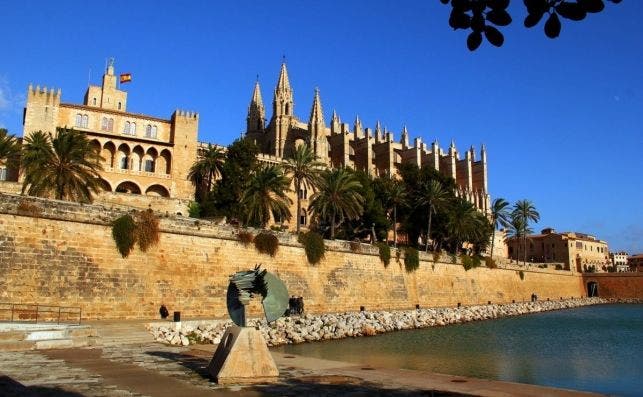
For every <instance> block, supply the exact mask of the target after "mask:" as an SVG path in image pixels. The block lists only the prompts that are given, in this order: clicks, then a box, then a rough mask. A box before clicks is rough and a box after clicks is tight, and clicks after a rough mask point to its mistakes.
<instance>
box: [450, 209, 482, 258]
mask: <svg viewBox="0 0 643 397" xmlns="http://www.w3.org/2000/svg"><path fill="white" fill-rule="evenodd" d="M447 231H448V232H449V237H451V238H452V239H453V240H454V241H455V253H456V254H457V253H458V251H459V250H460V246H461V244H462V243H463V242H465V241H474V240H479V238H480V235H481V233H484V215H482V214H481V213H480V212H478V211H477V210H476V208H475V207H474V206H473V204H471V203H469V202H468V201H466V200H463V199H456V200H455V202H454V204H453V206H452V207H451V211H450V212H449V221H448V223H447ZM487 238H488V236H487Z"/></svg>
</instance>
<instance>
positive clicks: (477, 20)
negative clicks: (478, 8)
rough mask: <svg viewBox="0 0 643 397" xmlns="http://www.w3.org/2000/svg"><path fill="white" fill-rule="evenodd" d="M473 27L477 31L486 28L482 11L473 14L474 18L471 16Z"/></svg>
mask: <svg viewBox="0 0 643 397" xmlns="http://www.w3.org/2000/svg"><path fill="white" fill-rule="evenodd" d="M471 29H473V30H474V31H476V32H481V31H482V30H484V17H483V16H482V13H476V14H473V18H471Z"/></svg>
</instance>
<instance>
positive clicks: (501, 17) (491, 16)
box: [487, 10, 511, 26]
mask: <svg viewBox="0 0 643 397" xmlns="http://www.w3.org/2000/svg"><path fill="white" fill-rule="evenodd" d="M487 21H491V23H493V24H494V25H498V26H507V25H509V24H510V23H511V15H509V13H508V12H507V11H505V10H491V11H489V12H488V13H487Z"/></svg>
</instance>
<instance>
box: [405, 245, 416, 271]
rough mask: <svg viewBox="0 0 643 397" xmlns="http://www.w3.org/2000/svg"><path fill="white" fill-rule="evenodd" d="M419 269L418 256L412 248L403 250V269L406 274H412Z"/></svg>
mask: <svg viewBox="0 0 643 397" xmlns="http://www.w3.org/2000/svg"><path fill="white" fill-rule="evenodd" d="M419 267H420V254H419V252H418V250H416V249H415V248H413V247H407V248H406V249H405V250H404V268H405V269H406V271H407V272H409V273H410V272H414V271H415V270H417V269H418V268H419Z"/></svg>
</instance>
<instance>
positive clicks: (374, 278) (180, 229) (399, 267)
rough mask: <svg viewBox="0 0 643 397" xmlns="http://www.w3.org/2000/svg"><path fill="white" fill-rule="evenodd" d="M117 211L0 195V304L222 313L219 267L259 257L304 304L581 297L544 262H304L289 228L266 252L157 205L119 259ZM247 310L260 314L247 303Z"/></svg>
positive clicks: (331, 308) (145, 313)
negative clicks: (148, 238) (154, 220)
mask: <svg viewBox="0 0 643 397" xmlns="http://www.w3.org/2000/svg"><path fill="white" fill-rule="evenodd" d="M124 213H125V211H124V210H123V209H117V208H108V207H104V206H101V205H80V204H75V203H68V202H60V201H54V200H44V199H38V198H32V197H22V196H18V195H9V194H0V302H2V301H4V302H16V303H39V304H51V305H63V306H79V307H81V308H82V311H83V318H91V319H114V318H155V317H157V316H158V309H159V306H160V305H161V304H165V305H166V306H167V307H168V309H169V310H170V311H175V310H178V311H181V312H182V316H183V317H184V318H186V317H188V318H194V317H223V316H225V315H226V304H225V295H226V289H227V285H228V276H229V275H230V274H232V273H234V272H236V271H239V270H245V269H248V268H252V267H253V266H254V265H256V264H262V265H263V266H264V267H265V268H267V269H268V270H269V271H271V272H274V273H276V274H277V275H278V276H279V277H281V278H282V279H283V280H284V281H285V283H286V284H287V287H288V290H289V293H290V294H291V295H298V296H303V297H304V302H305V309H306V310H307V311H309V312H341V311H356V310H359V307H360V306H365V307H366V309H367V310H368V309H372V310H374V309H408V308H413V307H415V305H416V304H419V305H421V306H422V307H428V306H452V305H456V304H457V303H462V304H463V305H467V304H476V303H487V301H492V302H493V303H501V302H511V301H512V300H516V301H522V300H528V299H529V298H530V295H531V294H532V293H536V294H537V295H538V296H539V298H540V299H547V298H549V299H560V298H561V297H562V298H570V297H580V296H584V295H586V290H585V287H584V282H583V278H582V276H580V275H578V274H575V273H572V272H569V271H560V270H554V269H551V268H547V269H538V268H534V269H525V270H523V272H522V274H523V276H524V277H521V276H520V271H519V270H517V269H488V268H486V267H479V268H475V269H472V270H469V271H465V270H464V268H463V267H462V266H461V265H459V264H451V263H446V262H449V260H448V258H447V257H444V258H442V260H441V261H440V262H433V260H432V256H431V255H425V254H424V253H420V259H421V263H420V268H419V269H418V270H417V271H415V272H412V273H407V272H406V271H405V270H404V265H403V263H401V262H398V261H397V260H396V258H395V253H393V258H392V259H391V263H390V265H389V266H388V267H384V265H383V264H382V262H381V261H380V259H379V256H378V254H377V250H376V249H375V248H374V247H371V246H367V245H361V251H362V252H361V253H356V252H353V251H352V250H351V247H350V245H349V244H348V243H346V242H340V241H326V244H327V251H326V255H325V258H324V259H323V260H322V261H321V262H320V263H319V264H317V265H310V264H309V263H308V262H307V260H306V256H305V253H304V250H303V248H302V246H301V245H300V244H299V243H298V242H297V241H296V237H295V236H294V235H292V234H288V233H279V234H278V236H279V241H280V246H279V250H278V252H277V254H276V256H275V257H274V258H273V257H270V256H268V255H265V254H259V253H258V252H257V251H256V250H255V248H254V245H253V244H250V245H248V246H244V245H242V244H241V243H240V242H239V241H238V240H237V233H238V230H237V229H235V228H234V227H229V226H219V225H216V224H213V223H210V222H207V221H202V220H195V219H191V218H187V217H180V216H176V215H166V214H165V213H163V212H161V213H159V217H160V219H161V221H160V226H161V231H162V232H161V236H160V241H159V244H158V245H157V246H154V247H152V248H151V249H149V250H148V252H146V253H143V252H141V251H140V250H139V249H138V248H135V250H134V251H133V252H132V253H131V254H130V255H129V257H128V258H122V257H121V255H120V254H119V253H118V251H117V249H116V246H115V243H114V240H113V239H112V235H111V233H112V228H111V222H112V221H113V220H114V219H116V218H117V217H118V216H120V215H122V214H124ZM250 309H251V310H250V311H251V313H250V314H251V315H252V314H259V310H260V305H259V302H258V300H257V299H255V300H254V303H253V304H252V306H251V308H250Z"/></svg>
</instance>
